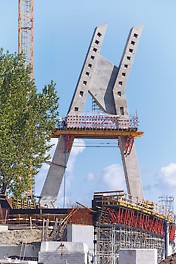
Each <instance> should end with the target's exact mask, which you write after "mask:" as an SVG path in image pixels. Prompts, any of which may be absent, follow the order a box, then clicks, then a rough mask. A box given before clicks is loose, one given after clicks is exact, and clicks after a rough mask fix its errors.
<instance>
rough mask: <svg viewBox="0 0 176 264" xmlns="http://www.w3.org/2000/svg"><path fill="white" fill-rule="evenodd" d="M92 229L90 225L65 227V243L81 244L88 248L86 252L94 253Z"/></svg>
mask: <svg viewBox="0 0 176 264" xmlns="http://www.w3.org/2000/svg"><path fill="white" fill-rule="evenodd" d="M93 240H94V227H93V226H90V225H73V224H72V225H67V241H68V242H82V243H85V244H86V245H87V246H88V251H89V252H90V253H92V254H93V252H94V244H93Z"/></svg>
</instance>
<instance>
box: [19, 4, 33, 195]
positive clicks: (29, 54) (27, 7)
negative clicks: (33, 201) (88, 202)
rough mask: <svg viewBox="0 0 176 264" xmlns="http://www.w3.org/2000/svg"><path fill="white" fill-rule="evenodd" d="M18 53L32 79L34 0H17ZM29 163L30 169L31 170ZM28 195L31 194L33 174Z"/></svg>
mask: <svg viewBox="0 0 176 264" xmlns="http://www.w3.org/2000/svg"><path fill="white" fill-rule="evenodd" d="M18 53H19V54H21V53H22V54H24V56H25V65H26V66H27V65H30V67H31V69H30V79H31V80H33V79H34V0H18ZM32 166H33V165H32V163H31V171H32ZM29 177H30V178H31V187H30V190H29V193H28V196H30V197H32V196H33V194H34V193H33V192H34V191H33V189H34V188H33V187H34V185H33V176H32V173H31V172H30V174H29Z"/></svg>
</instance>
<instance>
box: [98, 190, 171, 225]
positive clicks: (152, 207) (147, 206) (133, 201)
mask: <svg viewBox="0 0 176 264" xmlns="http://www.w3.org/2000/svg"><path fill="white" fill-rule="evenodd" d="M102 203H103V205H109V204H113V205H115V204H119V205H122V206H127V207H132V208H133V209H137V210H141V211H143V212H146V213H149V214H154V215H156V216H159V217H161V218H163V219H165V220H167V221H169V222H172V223H175V215H174V212H173V211H172V210H170V209H169V208H167V207H165V206H163V205H160V204H158V203H155V202H150V201H147V200H144V199H140V198H139V197H132V196H131V195H129V194H123V195H120V196H119V195H113V196H105V195H104V196H103V198H102Z"/></svg>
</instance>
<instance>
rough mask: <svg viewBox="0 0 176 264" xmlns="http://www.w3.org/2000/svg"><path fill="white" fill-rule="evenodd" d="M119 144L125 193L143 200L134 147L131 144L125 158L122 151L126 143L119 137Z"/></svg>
mask: <svg viewBox="0 0 176 264" xmlns="http://www.w3.org/2000/svg"><path fill="white" fill-rule="evenodd" d="M119 143H120V152H121V157H122V164H123V170H124V175H125V182H126V187H127V192H128V194H130V195H131V196H132V197H139V198H140V199H144V194H143V188H142V182H141V177H140V173H139V168H138V163H137V156H136V150H135V146H134V144H133V147H132V150H131V152H130V155H127V156H125V155H124V150H125V144H126V143H125V138H124V137H123V136H120V137H119Z"/></svg>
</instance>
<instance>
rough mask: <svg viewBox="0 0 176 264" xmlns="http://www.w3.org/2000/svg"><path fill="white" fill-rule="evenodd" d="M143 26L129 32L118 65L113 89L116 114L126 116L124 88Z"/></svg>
mask: <svg viewBox="0 0 176 264" xmlns="http://www.w3.org/2000/svg"><path fill="white" fill-rule="evenodd" d="M142 29H143V25H140V26H137V27H133V28H132V29H131V30H130V33H129V36H128V40H127V43H126V46H125V49H124V52H123V55H122V58H121V61H120V64H119V68H118V74H117V79H116V82H115V84H114V88H113V95H114V100H115V107H116V114H117V115H120V114H122V115H124V116H128V108H127V101H126V96H125V86H126V83H127V81H128V77H129V73H130V70H131V67H132V63H133V60H134V56H135V54H136V49H137V46H138V43H139V39H140V36H141V33H142Z"/></svg>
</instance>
